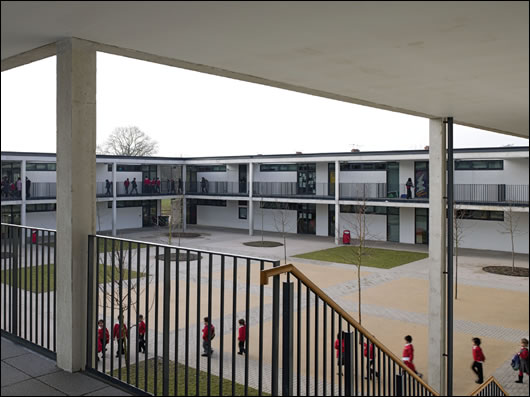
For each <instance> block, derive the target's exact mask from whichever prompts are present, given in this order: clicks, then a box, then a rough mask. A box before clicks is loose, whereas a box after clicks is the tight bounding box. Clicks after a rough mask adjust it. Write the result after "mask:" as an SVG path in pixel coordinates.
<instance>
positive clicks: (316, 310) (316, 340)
mask: <svg viewBox="0 0 530 397" xmlns="http://www.w3.org/2000/svg"><path fill="white" fill-rule="evenodd" d="M318 299H319V298H318V295H317V294H316V293H315V396H318V395H320V393H319V390H318V326H319V324H318Z"/></svg>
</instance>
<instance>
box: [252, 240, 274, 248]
mask: <svg viewBox="0 0 530 397" xmlns="http://www.w3.org/2000/svg"><path fill="white" fill-rule="evenodd" d="M243 245H247V246H249V247H261V248H272V247H281V246H282V245H283V244H282V243H279V242H277V241H248V242H246V243H243Z"/></svg>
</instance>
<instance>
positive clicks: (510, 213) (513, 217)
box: [500, 202, 523, 273]
mask: <svg viewBox="0 0 530 397" xmlns="http://www.w3.org/2000/svg"><path fill="white" fill-rule="evenodd" d="M501 227H502V230H500V232H501V233H503V234H508V235H510V242H511V246H512V273H515V241H514V239H515V236H517V235H519V234H522V233H523V231H522V230H521V229H520V228H519V216H517V214H516V213H515V212H514V210H513V205H512V203H511V202H508V206H507V207H505V208H504V222H502V224H501Z"/></svg>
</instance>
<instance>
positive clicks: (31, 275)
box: [0, 263, 145, 293]
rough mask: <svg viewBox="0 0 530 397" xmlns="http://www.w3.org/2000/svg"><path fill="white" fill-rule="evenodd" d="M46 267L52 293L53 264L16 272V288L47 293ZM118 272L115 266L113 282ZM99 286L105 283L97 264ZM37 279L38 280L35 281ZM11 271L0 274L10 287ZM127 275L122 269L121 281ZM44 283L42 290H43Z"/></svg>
mask: <svg viewBox="0 0 530 397" xmlns="http://www.w3.org/2000/svg"><path fill="white" fill-rule="evenodd" d="M48 267H49V271H50V290H51V291H53V290H54V288H55V277H54V273H53V271H54V267H55V266H54V264H53V263H52V264H50V265H39V266H33V267H31V268H29V267H28V268H25V269H24V268H21V269H19V272H18V287H19V288H21V289H23V290H26V289H27V290H29V291H31V292H36V293H41V292H48ZM119 273H120V270H119V268H118V267H117V266H116V267H114V280H119ZM137 274H138V273H137V272H135V271H131V279H132V280H135V279H136V277H137ZM98 276H99V277H98V279H99V284H102V283H104V282H105V277H104V274H103V264H101V263H100V264H99V275H98ZM37 277H38V280H37ZM140 277H145V273H140ZM11 278H12V276H11V270H2V271H1V272H0V282H2V283H5V284H8V285H11ZM128 279H129V273H128V271H127V269H122V280H128ZM43 281H44V288H43V285H42V284H43ZM111 281H112V266H109V265H107V282H111Z"/></svg>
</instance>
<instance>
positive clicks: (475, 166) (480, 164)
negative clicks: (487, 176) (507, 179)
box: [455, 160, 504, 171]
mask: <svg viewBox="0 0 530 397" xmlns="http://www.w3.org/2000/svg"><path fill="white" fill-rule="evenodd" d="M502 169H504V161H503V160H456V161H455V170H458V171H465V170H502Z"/></svg>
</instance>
